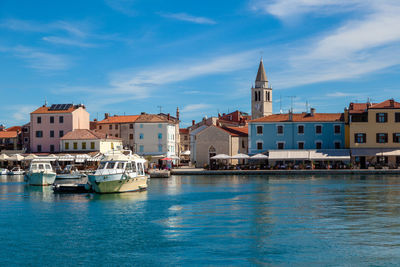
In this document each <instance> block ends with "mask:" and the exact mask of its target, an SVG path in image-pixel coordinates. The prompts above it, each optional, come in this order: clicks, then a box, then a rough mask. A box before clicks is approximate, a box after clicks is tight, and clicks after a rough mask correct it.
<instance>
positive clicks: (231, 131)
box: [211, 125, 248, 137]
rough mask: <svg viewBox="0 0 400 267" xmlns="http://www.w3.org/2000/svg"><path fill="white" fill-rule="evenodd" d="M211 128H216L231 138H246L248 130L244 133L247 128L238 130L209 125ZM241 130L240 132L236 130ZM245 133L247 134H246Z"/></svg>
mask: <svg viewBox="0 0 400 267" xmlns="http://www.w3.org/2000/svg"><path fill="white" fill-rule="evenodd" d="M211 127H217V128H218V129H221V130H223V131H225V132H227V133H229V134H230V135H231V136H234V137H238V136H242V137H246V136H248V130H247V131H246V130H245V129H248V128H247V127H243V128H239V127H220V126H214V125H211ZM237 129H241V130H237ZM246 132H247V133H246Z"/></svg>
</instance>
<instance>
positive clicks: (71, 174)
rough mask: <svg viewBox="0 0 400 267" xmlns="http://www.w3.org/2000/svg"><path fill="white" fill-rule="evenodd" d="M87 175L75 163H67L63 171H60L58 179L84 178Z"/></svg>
mask: <svg viewBox="0 0 400 267" xmlns="http://www.w3.org/2000/svg"><path fill="white" fill-rule="evenodd" d="M84 177H86V174H83V173H81V172H80V171H78V169H77V168H76V167H75V166H74V165H67V166H66V167H65V168H64V170H62V171H61V173H58V174H57V176H56V180H70V179H74V180H77V179H82V178H84Z"/></svg>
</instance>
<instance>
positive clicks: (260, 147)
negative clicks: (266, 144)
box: [257, 142, 263, 150]
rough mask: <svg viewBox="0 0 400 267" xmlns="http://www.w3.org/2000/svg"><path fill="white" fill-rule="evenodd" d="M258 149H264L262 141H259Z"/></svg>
mask: <svg viewBox="0 0 400 267" xmlns="http://www.w3.org/2000/svg"><path fill="white" fill-rule="evenodd" d="M257 149H258V150H262V149H263V143H262V142H257Z"/></svg>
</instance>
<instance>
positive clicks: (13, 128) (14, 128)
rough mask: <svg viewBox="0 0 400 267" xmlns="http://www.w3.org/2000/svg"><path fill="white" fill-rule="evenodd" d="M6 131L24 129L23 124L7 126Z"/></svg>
mask: <svg viewBox="0 0 400 267" xmlns="http://www.w3.org/2000/svg"><path fill="white" fill-rule="evenodd" d="M6 131H17V132H18V131H19V132H20V131H22V127H21V126H13V127H10V128H7V129H6Z"/></svg>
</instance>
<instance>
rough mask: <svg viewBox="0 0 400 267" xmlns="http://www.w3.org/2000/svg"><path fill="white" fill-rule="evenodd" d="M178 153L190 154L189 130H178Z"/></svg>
mask: <svg viewBox="0 0 400 267" xmlns="http://www.w3.org/2000/svg"><path fill="white" fill-rule="evenodd" d="M179 139H180V143H179V152H180V153H183V152H185V151H189V152H190V141H189V129H188V128H180V129H179Z"/></svg>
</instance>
